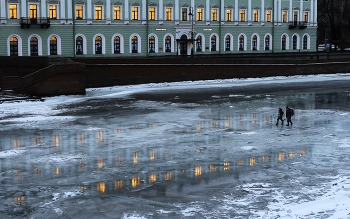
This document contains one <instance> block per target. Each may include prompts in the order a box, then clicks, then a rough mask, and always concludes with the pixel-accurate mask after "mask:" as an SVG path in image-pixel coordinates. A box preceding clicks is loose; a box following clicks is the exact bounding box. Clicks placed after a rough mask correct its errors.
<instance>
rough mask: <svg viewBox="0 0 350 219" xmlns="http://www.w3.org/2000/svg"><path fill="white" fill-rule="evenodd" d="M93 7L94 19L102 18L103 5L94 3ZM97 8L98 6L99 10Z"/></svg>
mask: <svg viewBox="0 0 350 219" xmlns="http://www.w3.org/2000/svg"><path fill="white" fill-rule="evenodd" d="M94 8H95V14H94V16H95V17H94V18H95V20H103V5H95V7H94ZM98 8H100V9H101V10H98ZM98 12H100V13H98Z"/></svg>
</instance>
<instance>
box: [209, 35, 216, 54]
mask: <svg viewBox="0 0 350 219" xmlns="http://www.w3.org/2000/svg"><path fill="white" fill-rule="evenodd" d="M210 44H211V51H216V36H214V35H213V36H211V41H210Z"/></svg>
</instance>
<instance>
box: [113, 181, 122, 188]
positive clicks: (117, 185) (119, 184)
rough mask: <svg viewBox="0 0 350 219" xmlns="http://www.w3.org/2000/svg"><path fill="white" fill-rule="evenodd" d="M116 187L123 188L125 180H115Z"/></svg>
mask: <svg viewBox="0 0 350 219" xmlns="http://www.w3.org/2000/svg"><path fill="white" fill-rule="evenodd" d="M114 188H115V189H121V188H123V180H121V179H120V180H116V181H115V182H114Z"/></svg>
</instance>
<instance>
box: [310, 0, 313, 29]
mask: <svg viewBox="0 0 350 219" xmlns="http://www.w3.org/2000/svg"><path fill="white" fill-rule="evenodd" d="M309 16H310V17H309V25H310V26H313V25H314V0H311V1H310V14H309Z"/></svg>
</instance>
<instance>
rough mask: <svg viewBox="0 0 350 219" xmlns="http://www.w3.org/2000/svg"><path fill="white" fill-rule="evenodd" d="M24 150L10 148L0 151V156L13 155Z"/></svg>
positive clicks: (19, 153)
mask: <svg viewBox="0 0 350 219" xmlns="http://www.w3.org/2000/svg"><path fill="white" fill-rule="evenodd" d="M24 152H26V150H24V149H11V150H6V151H0V158H6V157H15V156H18V155H21V154H23V153H24Z"/></svg>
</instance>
